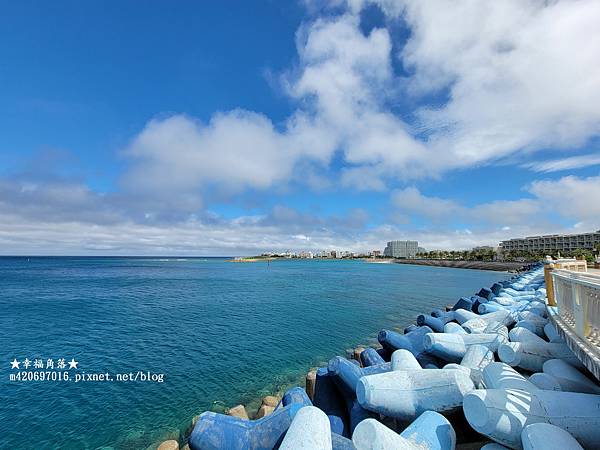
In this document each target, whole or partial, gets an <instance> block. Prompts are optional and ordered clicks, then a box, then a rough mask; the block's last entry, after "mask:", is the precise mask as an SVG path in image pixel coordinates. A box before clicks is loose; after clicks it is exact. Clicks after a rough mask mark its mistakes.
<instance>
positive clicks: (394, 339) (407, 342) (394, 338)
mask: <svg viewBox="0 0 600 450" xmlns="http://www.w3.org/2000/svg"><path fill="white" fill-rule="evenodd" d="M431 332H433V330H432V329H431V328H429V327H427V326H423V327H418V328H416V329H415V330H413V331H411V332H410V333H407V334H404V335H403V334H400V333H396V332H395V331H390V330H381V331H380V332H379V334H378V336H377V340H378V341H379V343H380V344H381V345H382V346H383V347H384V348H385V349H387V350H388V351H390V352H394V351H396V350H399V349H404V350H408V351H410V352H411V353H412V354H413V355H415V357H416V358H417V360H418V361H419V363H420V364H421V366H422V367H425V366H427V365H431V366H430V367H437V361H436V360H435V359H434V358H433V357H432V356H430V355H427V354H426V353H425V352H424V350H423V336H425V335H426V334H427V333H431Z"/></svg>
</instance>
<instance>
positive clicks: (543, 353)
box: [498, 341, 583, 372]
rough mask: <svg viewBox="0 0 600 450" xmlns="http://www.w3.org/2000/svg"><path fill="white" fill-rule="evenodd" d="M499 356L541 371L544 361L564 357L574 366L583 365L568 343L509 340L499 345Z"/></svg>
mask: <svg viewBox="0 0 600 450" xmlns="http://www.w3.org/2000/svg"><path fill="white" fill-rule="evenodd" d="M498 356H499V357H500V360H501V361H502V362H505V363H506V364H509V365H511V366H513V367H514V366H516V367H520V368H521V369H525V370H529V371H530V372H541V371H542V369H543V365H544V363H545V362H546V361H548V360H550V359H562V360H565V361H567V362H568V363H569V364H571V365H573V366H577V367H583V366H582V364H581V362H580V361H579V360H578V359H577V357H576V356H575V355H574V354H573V352H571V349H569V347H567V345H566V344H551V343H549V342H532V341H526V342H509V343H506V344H502V345H500V346H499V347H498Z"/></svg>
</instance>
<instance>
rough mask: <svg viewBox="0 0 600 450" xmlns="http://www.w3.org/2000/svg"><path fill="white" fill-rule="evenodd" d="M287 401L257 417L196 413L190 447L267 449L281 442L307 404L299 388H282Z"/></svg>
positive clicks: (201, 448) (305, 397) (198, 449)
mask: <svg viewBox="0 0 600 450" xmlns="http://www.w3.org/2000/svg"><path fill="white" fill-rule="evenodd" d="M286 395H288V397H287V399H288V400H290V403H287V404H285V403H284V401H283V400H282V407H278V408H277V409H276V410H275V411H273V413H272V414H270V415H268V416H267V417H263V418H262V419H258V420H244V419H240V418H238V417H233V416H227V415H224V414H217V413H214V412H211V411H207V412H204V413H202V414H201V415H200V417H199V419H198V422H196V425H195V426H194V429H193V430H192V433H191V435H190V438H189V441H188V443H189V446H190V448H191V449H192V450H236V449H240V450H271V449H272V448H273V447H275V445H277V444H278V443H279V442H281V439H282V438H283V436H284V434H285V432H286V431H287V429H288V428H289V426H290V424H291V423H292V420H293V418H294V416H295V415H296V413H297V412H298V411H299V410H300V408H302V407H303V406H309V405H311V402H310V399H309V398H308V396H307V395H306V392H304V389H302V388H292V389H290V390H289V391H287V392H286Z"/></svg>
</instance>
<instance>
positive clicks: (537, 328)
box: [515, 320, 544, 338]
mask: <svg viewBox="0 0 600 450" xmlns="http://www.w3.org/2000/svg"><path fill="white" fill-rule="evenodd" d="M515 328H526V329H528V330H529V331H531V332H532V333H535V334H537V335H538V336H539V337H542V338H543V337H544V327H543V326H541V325H540V324H536V323H535V322H532V321H530V320H519V321H518V322H517V323H516V324H515Z"/></svg>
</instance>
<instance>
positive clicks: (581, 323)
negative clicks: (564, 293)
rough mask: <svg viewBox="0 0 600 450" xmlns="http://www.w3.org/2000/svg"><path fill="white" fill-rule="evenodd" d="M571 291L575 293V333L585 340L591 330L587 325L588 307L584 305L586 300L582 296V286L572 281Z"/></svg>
mask: <svg viewBox="0 0 600 450" xmlns="http://www.w3.org/2000/svg"><path fill="white" fill-rule="evenodd" d="M571 289H572V292H573V309H574V311H573V312H574V314H573V315H574V318H575V332H576V333H577V335H578V336H579V337H580V338H581V339H584V340H585V338H586V336H587V331H588V328H589V326H588V324H587V305H584V304H583V302H584V301H585V298H584V297H583V296H582V295H581V285H580V284H579V283H577V282H575V280H572V281H571Z"/></svg>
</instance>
